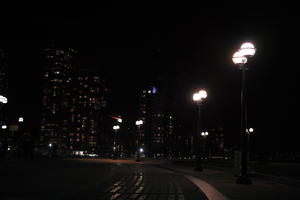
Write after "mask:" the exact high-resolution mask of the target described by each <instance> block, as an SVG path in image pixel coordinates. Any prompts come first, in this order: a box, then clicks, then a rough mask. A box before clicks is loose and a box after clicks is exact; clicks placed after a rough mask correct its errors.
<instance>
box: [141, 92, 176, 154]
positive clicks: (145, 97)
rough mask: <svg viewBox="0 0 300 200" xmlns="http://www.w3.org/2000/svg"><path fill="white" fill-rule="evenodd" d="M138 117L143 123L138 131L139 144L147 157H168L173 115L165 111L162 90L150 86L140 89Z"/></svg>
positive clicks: (170, 150) (172, 132) (171, 137)
mask: <svg viewBox="0 0 300 200" xmlns="http://www.w3.org/2000/svg"><path fill="white" fill-rule="evenodd" d="M139 115H140V119H141V120H143V122H144V124H143V126H142V127H141V131H140V134H141V135H140V144H141V145H142V146H144V149H145V154H146V155H147V156H148V157H168V156H171V155H172V148H171V147H172V140H173V134H174V131H173V117H172V116H171V115H170V114H169V113H167V112H166V109H165V99H164V94H163V93H162V92H158V90H157V89H156V87H154V86H150V87H146V88H144V89H143V90H142V94H141V98H140V105H139Z"/></svg>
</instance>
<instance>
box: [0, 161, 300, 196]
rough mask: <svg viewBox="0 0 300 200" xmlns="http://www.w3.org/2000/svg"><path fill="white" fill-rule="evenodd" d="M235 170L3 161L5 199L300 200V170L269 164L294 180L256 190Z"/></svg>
mask: <svg viewBox="0 0 300 200" xmlns="http://www.w3.org/2000/svg"><path fill="white" fill-rule="evenodd" d="M231 165H232V163H231V164H230V162H228V163H226V162H221V163H216V162H215V163H213V162H211V163H208V162H207V163H206V164H205V165H204V171H203V172H196V171H194V170H193V168H194V167H193V166H194V165H193V163H191V162H184V161H176V162H174V161H168V160H143V161H142V162H138V163H137V162H135V161H134V159H132V160H112V159H97V158H94V159H87V158H86V159H85V158H83V159H79V158H78V159H75V158H73V159H59V158H52V159H47V158H35V159H32V160H24V159H15V158H11V159H5V160H0V180H1V186H0V199H1V200H17V199H26V200H29V199H41V200H42V199H51V200H55V199H70V200H71V199H74V200H75V199H93V200H96V199H99V200H102V199H103V200H108V199H109V200H114V199H118V200H126V199H128V200H201V199H216V200H221V199H236V200H238V199H243V200H248V199H249V200H250V199H300V184H299V182H298V180H297V179H296V177H295V178H292V174H293V173H294V174H298V172H299V168H297V165H292V166H289V167H287V166H285V167H284V168H280V165H279V166H277V165H276V166H275V167H274V166H273V167H272V165H267V166H268V167H269V168H270V170H271V171H274V170H275V171H276V172H278V173H279V171H278V170H279V169H281V170H282V169H283V170H284V171H286V170H285V169H288V168H290V169H292V170H290V172H286V173H285V174H288V175H290V176H289V177H286V176H285V177H283V176H281V177H279V176H274V174H273V175H272V176H271V175H269V174H266V175H264V174H263V171H260V173H257V174H251V179H252V181H253V184H252V185H238V184H236V183H235V180H236V176H235V171H234V169H233V168H232V166H231ZM255 165H256V166H257V167H256V168H255V169H256V170H265V171H267V172H268V171H269V170H268V168H267V167H265V166H264V165H262V164H258V163H256V164H254V165H253V164H252V169H254V168H253V167H254V166H255ZM276 169H277V170H276ZM296 176H297V175H296ZM286 180H288V181H286Z"/></svg>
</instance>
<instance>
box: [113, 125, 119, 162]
mask: <svg viewBox="0 0 300 200" xmlns="http://www.w3.org/2000/svg"><path fill="white" fill-rule="evenodd" d="M119 129H120V126H119V125H115V126H113V130H114V131H115V134H114V136H113V138H114V145H113V159H115V158H116V137H117V132H118V130H119Z"/></svg>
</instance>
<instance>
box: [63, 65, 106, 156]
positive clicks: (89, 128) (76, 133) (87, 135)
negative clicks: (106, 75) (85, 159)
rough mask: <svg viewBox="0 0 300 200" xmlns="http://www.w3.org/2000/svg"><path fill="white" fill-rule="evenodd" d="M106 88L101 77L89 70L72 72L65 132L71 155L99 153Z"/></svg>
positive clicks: (102, 132)
mask: <svg viewBox="0 0 300 200" xmlns="http://www.w3.org/2000/svg"><path fill="white" fill-rule="evenodd" d="M107 90H108V89H107V88H106V87H105V84H104V81H103V79H102V77H101V76H100V74H99V73H98V72H97V71H95V70H92V69H89V70H75V71H73V73H72V80H71V84H70V87H69V88H68V91H69V97H70V98H69V100H70V101H69V104H68V107H66V112H67V113H69V119H66V122H68V124H66V126H65V129H66V130H67V131H68V142H67V145H68V148H69V149H70V150H72V151H73V152H79V151H84V152H89V153H96V152H99V150H100V146H101V145H103V144H102V141H101V137H100V136H101V135H103V134H104V130H105V128H106V127H103V126H104V125H103V123H102V122H103V115H104V112H105V111H104V109H105V107H106V94H107Z"/></svg>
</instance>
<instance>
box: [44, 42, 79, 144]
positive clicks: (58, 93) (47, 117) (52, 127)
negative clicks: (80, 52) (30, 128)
mask: <svg viewBox="0 0 300 200" xmlns="http://www.w3.org/2000/svg"><path fill="white" fill-rule="evenodd" d="M76 54H77V52H76V50H74V49H71V48H57V47H54V46H52V47H51V48H47V49H45V66H44V70H43V90H42V95H43V97H42V120H41V129H40V130H41V133H40V134H41V135H40V141H41V143H42V144H44V145H47V144H48V143H56V144H57V145H58V146H59V147H60V148H67V146H66V140H67V130H66V129H65V126H66V125H67V118H66V116H65V114H66V113H65V112H64V111H65V109H66V108H67V107H69V101H68V99H69V93H68V92H67V91H66V89H67V87H68V85H69V84H70V81H71V79H72V78H71V72H72V70H73V69H74V68H75V56H76ZM62 127H63V128H62Z"/></svg>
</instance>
